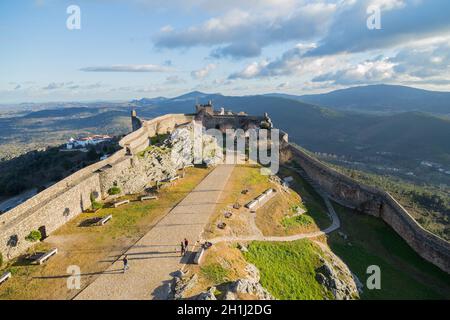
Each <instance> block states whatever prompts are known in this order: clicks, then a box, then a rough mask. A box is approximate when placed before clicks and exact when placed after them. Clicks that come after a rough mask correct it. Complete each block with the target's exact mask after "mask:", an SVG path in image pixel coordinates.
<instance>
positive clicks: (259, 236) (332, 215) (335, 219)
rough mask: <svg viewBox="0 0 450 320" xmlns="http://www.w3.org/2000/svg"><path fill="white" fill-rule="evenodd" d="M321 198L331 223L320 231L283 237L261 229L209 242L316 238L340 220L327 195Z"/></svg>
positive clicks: (335, 226)
mask: <svg viewBox="0 0 450 320" xmlns="http://www.w3.org/2000/svg"><path fill="white" fill-rule="evenodd" d="M322 198H323V200H324V201H325V204H326V206H327V209H328V214H329V216H330V218H331V220H332V223H331V225H330V226H329V227H328V228H326V229H324V230H320V231H315V232H309V233H300V234H295V235H292V236H285V237H275V236H264V235H262V233H261V231H259V230H258V232H255V234H253V235H250V236H224V237H217V238H213V239H208V241H209V242H211V243H219V242H228V241H255V240H259V241H295V240H300V239H308V238H316V237H319V236H322V235H325V234H327V233H330V232H333V231H335V230H337V229H339V228H340V226H341V222H340V221H339V217H338V215H337V214H336V211H334V208H333V206H332V204H331V202H330V200H329V199H328V197H327V196H325V195H322Z"/></svg>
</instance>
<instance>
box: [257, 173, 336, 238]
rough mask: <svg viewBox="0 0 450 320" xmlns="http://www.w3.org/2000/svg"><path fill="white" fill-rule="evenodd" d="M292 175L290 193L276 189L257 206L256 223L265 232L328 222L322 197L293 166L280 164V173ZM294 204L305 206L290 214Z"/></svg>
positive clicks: (283, 232) (319, 226) (292, 231)
mask: <svg viewBox="0 0 450 320" xmlns="http://www.w3.org/2000/svg"><path fill="white" fill-rule="evenodd" d="M287 176H291V177H293V178H294V181H293V182H292V183H291V184H290V193H286V192H284V191H282V192H279V194H278V195H276V196H275V197H274V198H272V199H271V200H270V201H269V202H268V203H267V204H266V205H265V206H263V207H262V208H260V209H258V210H257V216H256V224H257V226H258V228H259V229H260V230H261V231H262V233H263V234H264V235H266V236H269V235H270V236H286V235H293V234H298V233H305V232H314V231H318V230H320V229H322V228H326V227H328V226H329V225H330V224H331V220H330V219H329V217H328V215H327V209H326V206H325V203H324V202H323V199H322V197H320V195H318V194H317V193H316V192H315V190H314V189H313V188H311V186H310V185H309V184H308V183H307V182H306V181H304V180H303V179H302V178H301V177H300V176H299V175H298V174H297V173H295V172H293V171H292V170H289V169H286V168H281V170H280V177H287ZM296 207H300V208H301V209H303V210H305V213H303V214H302V215H301V216H293V214H294V213H295V211H296V210H295V209H296Z"/></svg>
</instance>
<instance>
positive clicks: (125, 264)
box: [122, 256, 128, 273]
mask: <svg viewBox="0 0 450 320" xmlns="http://www.w3.org/2000/svg"><path fill="white" fill-rule="evenodd" d="M122 261H123V273H125V271H127V270H128V259H127V256H125V257H123V260H122Z"/></svg>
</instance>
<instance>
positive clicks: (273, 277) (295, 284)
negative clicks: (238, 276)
mask: <svg viewBox="0 0 450 320" xmlns="http://www.w3.org/2000/svg"><path fill="white" fill-rule="evenodd" d="M320 252H321V251H320V248H318V247H317V246H316V245H314V244H313V243H312V242H311V241H309V240H299V241H293V242H259V241H255V242H252V243H251V244H250V245H249V247H248V252H246V253H244V256H245V258H246V259H247V261H249V262H250V263H253V264H254V265H255V266H256V267H257V268H258V269H259V270H260V273H261V284H262V285H263V286H264V287H265V288H266V289H267V290H268V291H269V292H270V293H271V294H272V295H274V296H275V297H276V298H277V299H283V300H307V299H312V300H321V299H324V298H325V297H327V298H330V299H332V298H333V296H332V294H331V292H326V291H325V289H324V288H323V287H322V286H321V285H320V284H319V283H318V282H317V281H316V279H315V276H316V272H315V269H316V268H317V267H319V266H320V265H321V263H320V261H319V255H318V253H320Z"/></svg>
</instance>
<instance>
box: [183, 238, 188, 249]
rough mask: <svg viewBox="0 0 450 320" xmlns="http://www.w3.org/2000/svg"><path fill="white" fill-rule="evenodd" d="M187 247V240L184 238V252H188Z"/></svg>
mask: <svg viewBox="0 0 450 320" xmlns="http://www.w3.org/2000/svg"><path fill="white" fill-rule="evenodd" d="M188 245H189V241H188V239H186V238H184V250H185V251H186V252H187V251H188Z"/></svg>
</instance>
